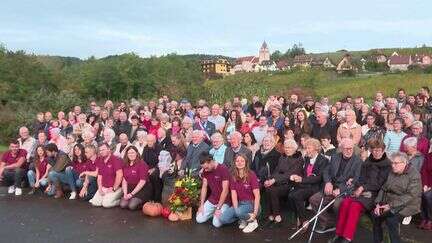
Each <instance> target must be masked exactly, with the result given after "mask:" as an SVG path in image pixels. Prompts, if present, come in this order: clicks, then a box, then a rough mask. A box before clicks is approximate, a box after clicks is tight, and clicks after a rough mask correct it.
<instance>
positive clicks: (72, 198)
mask: <svg viewBox="0 0 432 243" xmlns="http://www.w3.org/2000/svg"><path fill="white" fill-rule="evenodd" d="M76 196H77V193H76V192H71V194H70V197H69V199H70V200H75V199H76Z"/></svg>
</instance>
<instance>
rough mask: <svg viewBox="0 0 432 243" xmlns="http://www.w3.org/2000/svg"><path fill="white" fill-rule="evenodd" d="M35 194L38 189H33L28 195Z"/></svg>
mask: <svg viewBox="0 0 432 243" xmlns="http://www.w3.org/2000/svg"><path fill="white" fill-rule="evenodd" d="M35 192H36V189H35V188H34V187H33V188H32V189H31V190H30V191H29V192H28V193H27V195H33V194H35Z"/></svg>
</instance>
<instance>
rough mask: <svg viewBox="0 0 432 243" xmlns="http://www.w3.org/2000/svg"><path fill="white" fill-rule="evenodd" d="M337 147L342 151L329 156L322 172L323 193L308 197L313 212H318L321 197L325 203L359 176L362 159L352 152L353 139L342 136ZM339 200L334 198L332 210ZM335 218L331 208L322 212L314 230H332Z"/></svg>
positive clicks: (344, 189)
mask: <svg viewBox="0 0 432 243" xmlns="http://www.w3.org/2000/svg"><path fill="white" fill-rule="evenodd" d="M339 147H340V150H341V151H342V152H341V153H338V154H336V155H334V156H332V157H331V161H330V164H329V166H328V167H327V168H326V170H325V171H324V174H323V180H324V195H323V193H322V192H318V193H316V194H314V195H313V196H312V197H311V198H310V199H309V202H310V204H311V205H312V208H313V210H314V211H315V212H318V207H319V204H320V202H321V199H322V198H323V197H324V201H323V205H326V204H327V203H329V202H330V201H331V200H333V199H334V198H335V197H337V196H339V195H340V194H341V193H344V192H346V191H347V190H349V189H350V188H351V187H352V185H354V184H355V183H356V182H357V180H358V178H359V176H360V171H361V165H362V160H361V159H360V158H359V157H358V156H357V155H355V154H354V141H353V140H352V139H350V138H344V139H342V140H341V142H340V144H339ZM341 201H342V199H341V198H338V199H337V200H336V202H335V204H334V206H333V210H334V211H337V208H338V207H339V204H340V202H341ZM335 219H336V216H335V215H334V213H333V212H332V210H331V209H329V210H328V211H325V212H324V213H322V214H321V215H320V220H319V222H320V226H319V227H318V228H317V230H316V232H317V233H320V234H323V233H327V232H330V231H334V230H335V227H334V224H335Z"/></svg>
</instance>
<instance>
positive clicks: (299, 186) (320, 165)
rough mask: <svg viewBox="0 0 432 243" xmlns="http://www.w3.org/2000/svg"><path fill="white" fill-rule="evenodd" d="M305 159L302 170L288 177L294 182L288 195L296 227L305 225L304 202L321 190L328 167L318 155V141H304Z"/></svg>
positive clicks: (324, 160)
mask: <svg viewBox="0 0 432 243" xmlns="http://www.w3.org/2000/svg"><path fill="white" fill-rule="evenodd" d="M305 150H306V158H305V161H304V165H303V168H302V169H301V171H300V172H299V173H297V174H293V175H291V176H290V181H292V182H294V183H295V185H294V190H293V191H292V192H291V193H290V194H289V195H288V199H289V201H290V203H291V205H293V209H294V212H295V214H296V216H297V219H298V220H297V227H301V226H302V225H303V224H305V222H306V221H307V220H306V207H305V202H307V201H308V200H309V198H310V197H311V196H312V195H314V194H315V193H317V192H318V191H319V190H320V189H321V184H322V182H323V173H324V170H325V168H326V167H327V165H328V159H327V158H326V157H325V156H324V155H322V154H321V153H320V150H321V144H320V142H319V140H318V139H315V138H310V139H308V140H306V141H305Z"/></svg>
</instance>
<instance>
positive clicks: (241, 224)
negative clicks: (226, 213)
mask: <svg viewBox="0 0 432 243" xmlns="http://www.w3.org/2000/svg"><path fill="white" fill-rule="evenodd" d="M247 225H248V223H247V222H246V221H245V220H239V226H238V227H239V229H241V230H242V229H244V228H246V226H247Z"/></svg>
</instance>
